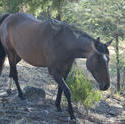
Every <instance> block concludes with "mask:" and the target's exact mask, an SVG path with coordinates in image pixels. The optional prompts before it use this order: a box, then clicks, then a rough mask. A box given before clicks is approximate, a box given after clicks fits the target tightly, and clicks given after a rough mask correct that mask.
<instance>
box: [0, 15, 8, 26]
mask: <svg viewBox="0 0 125 124" xmlns="http://www.w3.org/2000/svg"><path fill="white" fill-rule="evenodd" d="M9 15H10V13H5V14H3V15H1V16H0V25H1V24H2V22H3V21H4V19H5V18H7V17H8V16H9Z"/></svg>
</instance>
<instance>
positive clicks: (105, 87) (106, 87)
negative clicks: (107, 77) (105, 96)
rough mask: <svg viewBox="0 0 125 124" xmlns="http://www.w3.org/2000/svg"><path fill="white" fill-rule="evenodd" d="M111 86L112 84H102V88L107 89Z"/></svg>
mask: <svg viewBox="0 0 125 124" xmlns="http://www.w3.org/2000/svg"><path fill="white" fill-rule="evenodd" d="M109 87H110V84H106V85H104V86H102V85H100V90H102V91H105V90H107V89H108V88H109Z"/></svg>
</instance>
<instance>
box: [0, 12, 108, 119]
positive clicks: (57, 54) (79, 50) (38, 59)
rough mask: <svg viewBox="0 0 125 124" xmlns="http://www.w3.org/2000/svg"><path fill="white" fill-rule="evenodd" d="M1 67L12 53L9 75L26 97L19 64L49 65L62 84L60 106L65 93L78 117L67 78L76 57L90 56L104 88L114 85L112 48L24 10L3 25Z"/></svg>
mask: <svg viewBox="0 0 125 124" xmlns="http://www.w3.org/2000/svg"><path fill="white" fill-rule="evenodd" d="M0 38H1V43H0V48H1V49H0V50H1V51H0V52H1V56H0V58H1V60H0V67H1V71H2V65H3V63H4V59H5V56H6V55H7V56H8V59H9V64H10V74H9V77H10V78H13V80H14V81H15V83H16V86H17V89H18V95H19V97H20V98H22V99H23V98H24V96H23V93H22V90H21V88H20V85H19V83H18V75H17V69H16V64H17V63H18V62H19V61H20V60H21V59H23V60H24V61H26V62H27V63H29V64H31V65H33V66H37V67H48V71H49V73H50V74H51V75H52V76H53V78H54V79H55V81H56V82H57V84H58V93H57V98H56V107H57V110H58V111H61V107H60V102H61V96H62V92H63V91H64V94H65V96H66V98H67V101H68V111H69V113H70V117H71V119H74V118H75V116H74V113H73V108H72V104H71V93H70V89H69V87H68V86H67V84H66V82H65V79H66V77H67V75H68V73H69V71H70V69H71V66H72V63H73V61H74V59H75V58H86V59H87V62H86V65H87V68H88V70H89V71H90V72H91V73H92V75H93V76H94V78H95V79H96V80H97V82H98V83H99V86H100V89H101V90H106V89H108V88H109V86H110V77H109V72H108V62H109V51H108V49H107V46H108V45H109V44H110V43H109V42H108V43H107V44H102V43H101V42H99V41H98V39H94V38H92V37H90V36H89V35H88V34H86V33H84V32H82V31H79V30H78V29H76V28H75V27H73V26H70V25H68V24H67V23H64V22H61V21H56V20H53V19H48V20H46V21H43V22H41V21H40V20H37V19H35V18H34V17H33V16H32V15H29V14H24V13H16V14H10V15H9V16H6V18H5V19H3V21H2V22H1V26H0Z"/></svg>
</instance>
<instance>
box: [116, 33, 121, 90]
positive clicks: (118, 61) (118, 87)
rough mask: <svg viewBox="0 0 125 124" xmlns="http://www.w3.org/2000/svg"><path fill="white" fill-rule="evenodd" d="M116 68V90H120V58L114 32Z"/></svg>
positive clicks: (117, 41)
mask: <svg viewBox="0 0 125 124" xmlns="http://www.w3.org/2000/svg"><path fill="white" fill-rule="evenodd" d="M115 39H116V46H115V47H116V69H117V91H120V66H119V65H120V60H119V37H118V35H117V34H116V37H115Z"/></svg>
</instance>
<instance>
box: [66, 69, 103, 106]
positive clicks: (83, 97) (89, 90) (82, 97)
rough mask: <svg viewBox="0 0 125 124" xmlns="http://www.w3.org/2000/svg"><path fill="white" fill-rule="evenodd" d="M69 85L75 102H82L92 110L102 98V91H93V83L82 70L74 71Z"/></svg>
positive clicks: (69, 76)
mask: <svg viewBox="0 0 125 124" xmlns="http://www.w3.org/2000/svg"><path fill="white" fill-rule="evenodd" d="M66 81H67V84H68V86H69V87H70V89H71V92H72V99H73V101H76V102H80V103H81V104H83V105H84V106H85V107H86V108H91V107H92V106H93V105H94V103H95V102H98V101H99V100H100V98H101V91H99V90H97V91H95V90H94V89H93V86H92V83H91V81H90V80H89V79H88V78H87V77H86V76H85V75H84V74H83V72H82V71H81V70H78V69H73V70H72V71H71V72H70V73H69V75H68V77H67V80H66Z"/></svg>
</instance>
